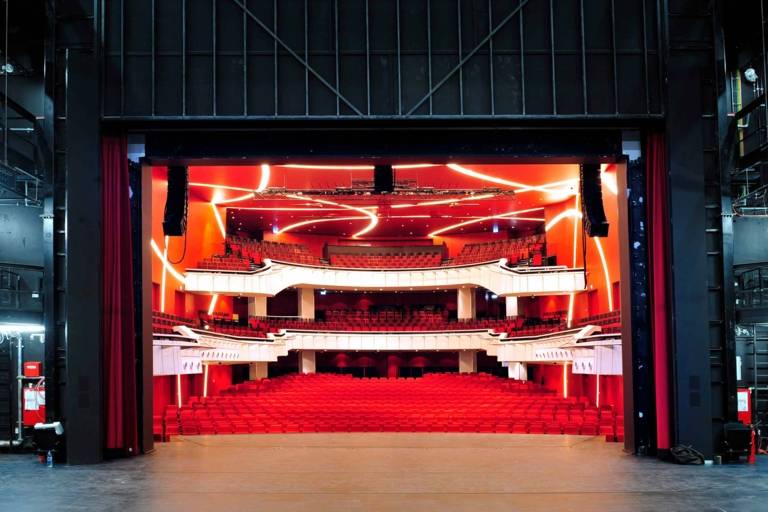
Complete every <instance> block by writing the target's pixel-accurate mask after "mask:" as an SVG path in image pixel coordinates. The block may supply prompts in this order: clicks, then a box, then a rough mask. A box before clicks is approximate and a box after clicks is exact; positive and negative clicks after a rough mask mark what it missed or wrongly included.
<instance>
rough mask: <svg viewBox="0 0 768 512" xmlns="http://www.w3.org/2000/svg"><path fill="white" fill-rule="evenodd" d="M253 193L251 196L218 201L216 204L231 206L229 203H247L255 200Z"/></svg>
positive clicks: (246, 195)
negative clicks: (249, 200)
mask: <svg viewBox="0 0 768 512" xmlns="http://www.w3.org/2000/svg"><path fill="white" fill-rule="evenodd" d="M253 198H254V197H253V193H250V194H244V195H242V196H237V197H232V198H230V199H218V200H217V201H216V204H229V203H239V202H240V201H247V200H248V199H253Z"/></svg>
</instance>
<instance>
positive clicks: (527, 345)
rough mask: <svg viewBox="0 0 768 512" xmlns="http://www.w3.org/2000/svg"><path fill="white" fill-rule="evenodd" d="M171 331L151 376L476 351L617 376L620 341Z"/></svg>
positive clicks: (589, 331)
mask: <svg viewBox="0 0 768 512" xmlns="http://www.w3.org/2000/svg"><path fill="white" fill-rule="evenodd" d="M175 330H176V332H178V333H179V334H178V335H160V334H158V335H155V340H154V347H155V359H156V360H155V375H170V374H174V373H199V371H201V368H202V364H203V363H206V364H207V363H223V364H234V363H251V362H257V361H276V360H277V358H278V357H282V356H285V355H287V354H288V352H289V351H291V350H329V351H358V350H359V351H382V352H387V351H391V352H401V351H441V350H442V351H462V350H474V351H484V352H486V353H487V354H488V355H489V356H493V357H496V359H497V360H498V361H500V362H502V363H507V364H509V363H570V364H572V365H573V371H574V373H582V374H592V375H595V374H599V375H621V337H620V335H618V334H606V335H603V334H599V332H600V327H598V326H593V325H590V326H586V327H582V328H579V329H569V330H566V331H560V332H555V333H551V334H544V335H541V336H529V337H523V338H509V337H507V335H506V334H505V333H502V334H497V333H494V332H493V331H490V330H487V329H485V330H483V329H476V330H457V331H423V332H418V331H408V332H379V331H376V332H364V331H309V330H292V329H288V330H282V331H280V332H279V333H274V334H269V339H258V338H244V337H238V336H230V335H227V334H220V333H216V332H211V331H205V330H201V329H190V328H189V327H176V328H175ZM161 352H162V356H161ZM158 357H162V359H160V360H158ZM185 363H186V364H185Z"/></svg>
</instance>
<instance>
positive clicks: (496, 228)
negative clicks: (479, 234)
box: [492, 222, 499, 233]
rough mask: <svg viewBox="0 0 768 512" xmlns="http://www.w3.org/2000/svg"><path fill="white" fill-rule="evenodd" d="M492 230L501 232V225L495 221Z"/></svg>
mask: <svg viewBox="0 0 768 512" xmlns="http://www.w3.org/2000/svg"><path fill="white" fill-rule="evenodd" d="M492 231H493V232H494V233H498V232H499V225H498V224H497V223H495V222H494V223H493V228H492Z"/></svg>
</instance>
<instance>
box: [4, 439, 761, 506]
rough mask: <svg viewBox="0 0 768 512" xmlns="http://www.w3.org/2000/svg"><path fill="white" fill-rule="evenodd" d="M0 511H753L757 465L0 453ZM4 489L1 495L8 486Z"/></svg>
mask: <svg viewBox="0 0 768 512" xmlns="http://www.w3.org/2000/svg"><path fill="white" fill-rule="evenodd" d="M0 474H2V475H3V477H2V480H0V493H2V496H3V505H2V507H0V508H3V509H4V510H14V511H17V512H20V511H26V510H44V509H50V510H59V511H63V510H84V509H87V510H101V511H107V510H117V511H120V512H128V511H133V510H141V511H154V510H157V511H168V510H177V511H184V512H192V511H198V510H200V511H202V510H206V511H207V510H211V511H214V510H215V511H220V510H259V511H272V510H277V511H291V512H296V511H312V512H317V511H325V510H328V511H345V510H366V511H398V512H400V511H403V510H420V511H433V510H441V511H454V510H473V511H474V510H476V511H487V512H491V511H497V510H498V511H505V512H509V511H513V510H534V511H553V510H558V511H566V510H574V511H578V512H586V511H589V510H601V511H602V512H607V511H614V510H622V511H623V510H633V511H634V510H670V511H671V510H675V511H677V510H691V511H705V510H713V511H715V510H717V511H721V510H727V511H732V510H739V511H750V510H755V511H758V510H764V506H765V503H768V478H766V477H768V460H766V457H761V458H760V459H759V464H758V465H757V466H747V465H731V466H708V467H691V466H688V467H683V466H675V465H672V464H666V463H660V462H657V461H655V460H654V459H642V458H637V457H634V456H630V455H626V454H624V453H623V452H622V451H621V446H620V445H619V444H617V443H606V442H605V441H603V440H602V439H600V438H595V437H580V436H552V435H509V434H257V435H219V436H199V437H194V436H193V437H178V438H176V439H175V440H174V441H173V442H170V443H164V444H160V445H158V448H157V450H156V452H155V453H154V454H152V455H149V456H147V457H139V458H136V459H132V460H120V461H113V462H110V463H106V464H101V465H97V466H79V467H78V466H71V467H66V466H57V467H56V468H54V469H53V470H51V469H48V468H46V467H45V466H44V465H38V464H37V463H35V462H33V460H32V459H31V458H30V457H29V456H26V455H19V456H8V455H4V456H2V457H0ZM11 486H12V487H11Z"/></svg>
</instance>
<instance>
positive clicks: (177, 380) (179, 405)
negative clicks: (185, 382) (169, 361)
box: [176, 373, 181, 409]
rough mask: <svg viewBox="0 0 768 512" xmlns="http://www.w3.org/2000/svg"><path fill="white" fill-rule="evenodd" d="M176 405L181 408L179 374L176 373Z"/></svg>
mask: <svg viewBox="0 0 768 512" xmlns="http://www.w3.org/2000/svg"><path fill="white" fill-rule="evenodd" d="M176 405H177V406H178V408H179V409H181V374H180V373H177V374H176Z"/></svg>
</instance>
